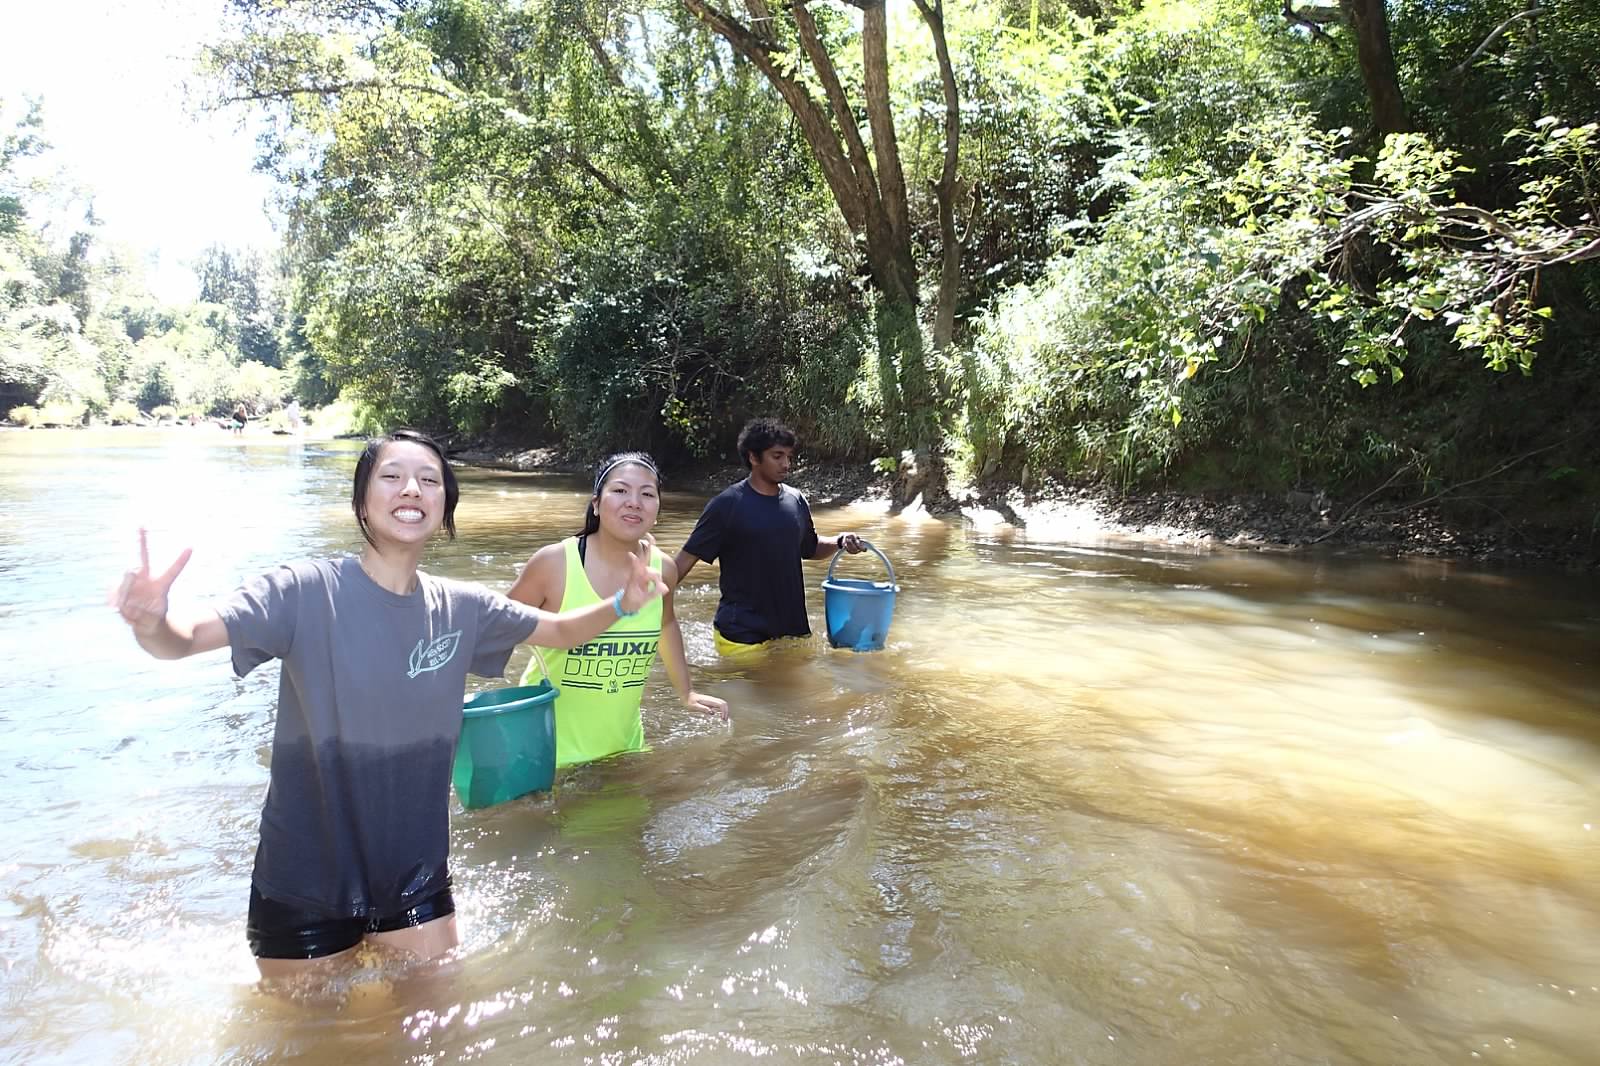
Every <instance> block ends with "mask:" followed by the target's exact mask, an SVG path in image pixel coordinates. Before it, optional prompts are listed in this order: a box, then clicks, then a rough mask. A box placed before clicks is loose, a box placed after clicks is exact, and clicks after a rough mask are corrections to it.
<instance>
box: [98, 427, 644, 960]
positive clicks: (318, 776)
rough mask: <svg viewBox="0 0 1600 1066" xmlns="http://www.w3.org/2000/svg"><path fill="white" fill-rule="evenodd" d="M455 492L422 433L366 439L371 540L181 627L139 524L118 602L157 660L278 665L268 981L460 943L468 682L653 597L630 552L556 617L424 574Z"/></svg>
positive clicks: (366, 533) (264, 888)
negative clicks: (614, 583)
mask: <svg viewBox="0 0 1600 1066" xmlns="http://www.w3.org/2000/svg"><path fill="white" fill-rule="evenodd" d="M459 497H460V489H459V487H458V486H457V484H456V478H455V474H454V472H453V471H452V470H451V469H450V465H449V463H448V462H446V461H445V457H444V452H443V451H442V450H441V449H440V448H439V446H438V444H436V443H435V442H434V441H432V440H431V439H429V438H428V437H426V436H424V435H423V434H421V433H417V432H414V431H412V430H396V431H395V432H393V433H390V434H388V435H386V436H384V437H381V438H379V439H376V440H373V441H371V442H369V443H368V445H367V448H366V450H365V451H364V452H362V454H361V458H360V459H359V460H358V461H357V463H356V471H355V483H354V486H353V489H352V493H351V501H350V502H351V507H352V509H353V510H354V511H355V516H356V524H357V525H358V526H360V528H361V534H362V536H363V537H364V538H365V540H366V542H367V543H366V547H365V549H363V551H362V553H361V555H360V556H359V557H355V558H343V559H334V560H318V561H310V562H297V563H291V564H288V565H285V566H281V567H279V568H277V569H276V570H273V571H271V572H269V573H266V574H262V575H261V576H259V577H256V578H253V579H251V580H249V581H247V582H245V583H244V585H242V586H241V587H240V588H239V589H237V590H236V591H235V592H234V593H233V594H232V595H231V596H229V597H227V598H226V599H224V600H223V601H222V602H221V603H220V604H219V605H218V606H216V607H215V608H211V609H201V610H194V611H189V612H184V613H182V614H178V615H176V616H175V615H174V614H173V613H170V612H169V611H168V603H167V601H168V592H169V590H170V589H171V587H172V584H173V582H174V581H175V580H176V579H177V577H178V574H179V573H181V572H182V570H183V568H184V566H185V564H187V563H188V561H189V554H190V553H189V551H188V550H187V549H186V550H185V551H183V552H182V553H181V554H180V555H179V556H178V558H177V560H176V561H175V562H174V563H173V564H172V565H171V566H169V567H167V569H166V570H165V571H164V572H162V573H160V574H152V573H151V570H150V552H149V547H148V545H147V542H146V538H145V533H144V531H143V530H140V532H139V556H140V560H139V567H138V568H137V569H135V570H130V571H128V573H127V575H126V576H125V577H124V578H123V581H122V585H121V587H120V588H119V589H118V590H117V592H116V593H115V595H114V597H113V602H114V604H115V606H116V608H117V609H118V611H119V612H121V614H122V616H123V618H125V619H126V620H127V621H128V624H129V625H130V626H131V627H132V629H133V632H134V637H135V639H137V640H138V642H139V644H140V646H141V647H143V648H144V649H145V650H146V651H148V652H149V653H150V654H151V655H154V656H155V657H157V658H160V659H179V658H183V657H184V656H187V655H197V654H200V653H201V652H206V651H213V650H217V649H220V648H223V647H228V648H230V649H231V650H232V655H233V668H234V671H235V673H237V674H238V675H240V676H241V677H242V676H243V675H244V674H246V673H248V672H249V671H250V670H252V669H254V668H255V667H257V666H259V665H261V664H262V663H264V662H266V661H267V660H269V659H278V660H280V662H281V666H280V674H279V681H278V714H277V721H276V725H275V732H274V736H273V743H272V769H271V778H270V782H269V784H268V788H267V798H266V803H265V805H264V806H263V809H262V812H261V841H260V844H259V845H258V846H257V849H256V862H255V871H254V873H253V875H252V877H251V884H250V912H249V922H248V925H247V933H248V936H249V940H250V947H251V950H252V952H254V954H255V956H256V962H257V965H258V967H259V968H260V970H261V974H262V976H263V977H279V976H293V975H295V974H299V973H303V972H305V971H306V970H307V969H308V968H311V967H314V966H325V965H327V964H328V963H329V960H339V959H343V958H345V957H346V956H348V955H349V953H350V952H352V951H354V949H355V948H356V947H357V946H358V945H359V944H360V943H361V942H362V941H363V940H368V939H370V940H372V941H375V942H377V943H381V944H384V945H386V946H388V947H391V948H398V949H401V950H404V951H407V952H410V953H412V954H415V955H418V956H421V957H423V958H432V957H434V956H436V955H439V954H442V953H443V952H445V951H448V950H450V949H451V948H453V947H454V946H455V945H456V944H457V942H458V934H457V930H456V922H455V904H454V901H453V900H452V899H451V896H450V874H449V868H448V866H447V862H446V860H447V857H448V851H449V786H450V767H451V762H452V759H453V756H454V752H455V743H456V737H457V734H458V732H459V730H460V726H461V705H462V699H463V697H464V695H465V692H466V677H467V674H468V673H469V672H471V673H475V674H480V675H483V676H486V677H499V676H501V675H502V674H503V673H504V671H505V667H506V663H507V661H508V660H509V658H510V656H511V651H512V649H513V648H514V647H515V646H516V645H517V644H519V643H531V644H540V645H544V646H546V647H553V648H567V647H571V646H573V645H575V644H581V643H583V642H585V641H587V640H590V639H592V638H594V637H595V636H598V635H599V634H600V633H601V632H602V631H604V630H605V629H606V628H607V627H608V626H609V625H610V624H611V623H612V622H614V621H615V620H616V619H617V618H618V617H619V616H623V615H627V614H632V613H633V612H635V611H637V610H638V609H639V608H640V607H641V606H642V605H643V604H645V603H646V602H648V601H649V600H650V599H652V598H653V597H655V596H657V595H660V591H661V590H660V587H659V583H658V581H657V579H656V577H655V575H654V574H653V573H652V572H651V571H650V570H649V568H648V567H647V566H646V564H645V559H646V558H648V554H649V552H648V546H645V547H646V550H645V551H643V552H642V553H641V555H640V556H638V557H636V558H635V559H634V563H633V569H632V572H631V574H630V575H629V578H628V582H627V584H626V585H625V586H624V587H623V588H621V589H620V590H618V592H617V594H616V595H615V596H613V597H611V598H610V599H608V600H606V601H604V602H601V603H598V604H593V605H591V606H589V607H585V608H581V609H578V610H573V611H566V612H563V613H561V614H551V613H549V612H546V611H541V610H538V609H536V608H532V607H528V606H525V605H523V604H520V603H516V602H514V601H512V600H508V599H506V598H505V597H504V596H501V595H499V594H497V593H494V592H491V591H489V590H488V589H487V588H484V587H483V586H482V585H475V584H471V583H468V582H462V581H454V580H450V579H448V578H437V577H432V576H430V575H428V574H424V573H422V572H421V571H420V570H418V569H417V564H418V562H419V560H420V559H421V556H422V551H423V548H424V547H425V546H426V544H427V542H428V540H429V539H430V538H431V537H432V536H433V535H434V534H435V533H436V532H438V530H439V529H440V527H441V526H442V527H443V528H444V529H445V531H446V532H447V533H448V534H449V535H450V536H451V537H452V538H453V537H454V536H455V508H456V502H457V500H458V499H459Z"/></svg>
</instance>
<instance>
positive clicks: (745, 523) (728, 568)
mask: <svg viewBox="0 0 1600 1066" xmlns="http://www.w3.org/2000/svg"><path fill="white" fill-rule="evenodd" d="M683 550H684V551H686V552H688V553H689V554H690V555H693V556H694V557H695V558H697V559H701V560H704V561H705V562H708V563H710V562H715V561H717V560H718V559H719V558H720V559H721V561H722V573H721V575H720V577H719V578H718V584H719V585H720V586H721V588H722V602H721V603H718V604H717V619H716V626H717V631H718V632H719V633H721V634H722V635H723V636H724V637H727V638H728V639H729V640H731V641H735V642H737V643H740V644H759V643H761V642H762V641H764V640H771V639H773V638H774V637H805V636H810V635H811V622H810V620H809V619H807V618H806V590H805V578H804V576H803V575H802V574H801V571H800V561H801V560H802V559H809V558H811V556H812V555H814V554H816V551H817V530H816V527H815V526H813V525H812V524H811V508H809V507H807V506H806V498H805V497H804V496H802V495H800V493H798V492H796V491H795V490H794V489H791V488H790V487H789V486H787V485H779V486H778V494H777V495H776V496H767V495H763V494H762V493H760V492H757V491H756V490H755V489H754V488H752V487H751V485H750V482H749V480H748V479H747V480H744V481H741V482H739V483H738V484H737V485H731V486H729V487H728V488H726V489H724V490H723V491H722V492H720V493H718V494H717V496H716V497H715V498H714V499H713V500H712V501H711V502H710V503H708V504H706V509H705V510H704V511H702V512H701V514H700V521H699V522H697V523H695V527H694V532H693V533H691V534H690V535H689V542H688V543H687V544H685V545H684V546H683Z"/></svg>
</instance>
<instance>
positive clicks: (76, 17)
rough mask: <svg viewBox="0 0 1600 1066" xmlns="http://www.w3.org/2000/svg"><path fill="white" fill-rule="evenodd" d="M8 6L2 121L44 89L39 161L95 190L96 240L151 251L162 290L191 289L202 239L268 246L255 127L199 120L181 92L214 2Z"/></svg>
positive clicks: (119, 0)
mask: <svg viewBox="0 0 1600 1066" xmlns="http://www.w3.org/2000/svg"><path fill="white" fill-rule="evenodd" d="M5 6H6V13H5V16H4V19H3V31H0V99H3V100H4V101H5V110H6V117H7V118H15V117H16V115H17V114H19V113H20V109H21V107H22V106H23V97H24V96H37V97H42V98H43V100H44V128H45V135H46V138H47V139H48V141H49V143H50V145H51V151H50V152H49V153H47V154H46V156H45V157H44V158H43V160H42V161H39V162H40V165H41V166H43V167H44V168H45V169H47V170H51V171H58V170H65V171H66V173H67V176H68V178H69V180H71V181H73V182H75V183H76V184H78V185H81V186H83V187H85V189H86V191H87V192H89V193H91V194H92V195H93V197H94V209H95V214H96V215H97V216H98V217H99V219H100V220H101V222H102V224H103V226H102V229H101V233H100V236H101V238H102V239H104V240H109V241H115V242H121V243H124V244H126V245H130V246H132V248H133V249H135V250H137V251H138V252H140V253H142V254H145V255H147V256H148V257H149V259H148V260H147V261H148V264H149V266H148V269H149V281H150V284H151V286H152V287H153V288H154V289H155V291H156V292H157V293H158V294H159V295H161V296H163V297H166V298H168V299H173V300H182V299H189V298H193V296H194V295H195V291H196V285H195V280H194V276H193V273H192V271H191V269H190V264H191V263H192V262H193V260H195V259H196V258H197V256H198V255H199V252H200V251H201V249H203V248H205V247H206V246H207V245H209V244H213V243H221V244H227V245H231V246H235V247H241V246H247V245H249V246H257V247H265V246H266V245H268V244H270V243H272V242H273V240H274V237H273V230H272V226H273V220H272V217H271V216H270V215H269V210H270V207H269V205H268V204H267V200H268V197H269V196H270V193H271V183H270V182H269V181H268V179H266V178H265V177H263V176H260V175H257V174H254V173H252V172H251V169H250V166H251V161H252V158H253V143H252V139H251V136H250V135H249V133H248V132H245V131H242V130H236V129H235V123H236V116H234V115H199V116H197V115H195V114H194V113H193V109H192V108H191V107H190V106H189V105H188V103H187V101H186V97H185V83H193V82H194V81H195V74H194V56H195V55H196V53H197V52H198V50H199V48H200V45H201V44H202V43H204V42H206V41H207V40H208V39H210V37H211V36H212V35H214V34H215V33H217V32H218V30H219V28H220V19H221V13H222V12H221V8H222V4H221V0H60V2H57V3H15V4H10V3H8V4H6V5H5Z"/></svg>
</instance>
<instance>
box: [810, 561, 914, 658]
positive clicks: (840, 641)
mask: <svg viewBox="0 0 1600 1066" xmlns="http://www.w3.org/2000/svg"><path fill="white" fill-rule="evenodd" d="M861 543H862V545H863V546H864V547H865V548H866V549H867V550H868V551H870V552H871V553H872V554H873V555H876V556H877V557H878V558H879V559H881V560H882V561H883V566H884V569H885V570H887V571H889V580H888V581H863V580H861V579H859V578H853V577H834V576H833V571H834V568H835V567H837V566H838V565H839V560H840V559H841V558H843V556H844V555H845V553H844V552H842V551H840V552H835V553H834V555H833V562H831V563H829V564H828V576H827V578H826V579H825V580H824V581H823V582H822V607H823V611H824V613H826V615H827V617H828V643H830V644H832V645H833V646H834V647H835V648H849V649H851V650H852V651H877V650H878V649H879V648H881V647H883V642H884V641H885V640H887V639H889V623H890V622H891V621H893V620H894V594H895V593H897V592H899V591H900V586H899V585H896V584H895V583H894V567H893V566H891V565H890V564H889V558H888V556H886V555H884V554H883V553H882V552H881V551H879V550H878V549H877V548H874V547H873V546H872V543H871V542H870V541H865V540H864V541H862V542H861Z"/></svg>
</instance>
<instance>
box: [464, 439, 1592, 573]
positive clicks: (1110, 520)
mask: <svg viewBox="0 0 1600 1066" xmlns="http://www.w3.org/2000/svg"><path fill="white" fill-rule="evenodd" d="M452 456H453V457H454V458H457V459H459V460H461V461H462V462H466V463H471V464H473V465H475V466H485V467H492V468H498V469H507V470H542V471H549V472H552V473H568V474H573V475H577V476H581V475H586V474H590V473H592V472H593V464H592V462H590V461H589V460H587V459H582V458H578V457H574V456H571V455H566V454H563V453H561V452H559V451H557V450H556V449H553V448H510V447H493V446H488V447H485V446H478V447H472V448H467V449H464V450H461V451H452ZM744 475H745V471H744V468H743V467H741V466H739V465H738V464H736V463H728V462H707V463H701V464H695V465H692V466H685V467H678V468H672V469H668V470H666V471H664V472H663V478H664V483H665V485H666V486H667V487H668V488H669V489H674V490H678V491H685V492H698V493H704V494H706V495H710V494H712V493H715V492H718V491H720V490H721V489H723V488H725V487H726V486H728V485H730V484H732V483H733V482H735V481H737V480H739V479H740V478H742V477H744ZM790 483H791V484H793V485H794V486H795V487H796V488H799V489H800V490H801V491H803V492H805V494H806V496H807V498H808V499H809V500H810V501H811V502H812V504H813V505H815V506H819V507H826V506H835V505H842V504H848V503H857V502H862V501H878V502H881V503H882V504H883V505H884V506H888V502H889V495H890V489H891V482H890V479H889V478H888V477H887V476H885V475H882V474H878V473H875V472H874V471H873V470H872V469H871V468H870V467H869V466H868V465H867V464H866V463H836V462H825V461H810V460H806V459H804V458H802V460H801V461H800V462H799V463H798V464H797V466H796V468H795V471H794V473H793V475H792V476H791V478H790ZM955 502H956V504H957V506H958V508H959V512H960V516H961V518H962V519H963V520H965V521H967V522H970V523H972V524H973V525H975V526H977V527H979V528H985V529H1004V530H1009V531H1013V532H1015V533H1018V534H1021V535H1022V536H1025V537H1027V538H1029V539H1034V540H1044V541H1063V542H1070V541H1074V540H1096V541H1103V540H1106V539H1120V540H1127V541H1129V542H1141V543H1150V544H1169V545H1174V546H1185V547H1215V548H1245V549H1254V550H1260V551H1283V552H1292V551H1302V550H1309V549H1312V548H1322V549H1328V548H1335V549H1347V550H1356V551H1362V552H1370V553H1372V554H1374V555H1384V556H1402V555H1421V556H1436V557H1451V558H1464V559H1477V560H1484V561H1491V560H1492V561H1500V562H1518V561H1528V562H1543V563H1554V564H1558V565H1562V566H1570V567H1574V568H1578V569H1595V568H1600V528H1596V529H1593V530H1590V531H1588V532H1587V533H1584V532H1582V531H1574V530H1571V529H1555V528H1548V527H1543V526H1539V525H1536V524H1533V523H1526V522H1522V523H1519V522H1516V521H1512V520H1500V521H1496V522H1493V523H1470V524H1469V523H1465V522H1462V521H1460V520H1456V519H1453V518H1451V517H1450V516H1449V515H1448V514H1447V513H1446V512H1445V511H1444V510H1443V509H1441V508H1440V507H1437V506H1422V507H1403V506H1400V505H1396V504H1394V503H1384V502H1373V501H1355V500H1337V499H1330V498H1328V497H1325V496H1323V495H1321V494H1309V493H1286V494H1283V495H1280V496H1268V495H1264V494H1259V493H1257V494H1246V493H1231V494H1228V493H1192V492H1177V491H1173V490H1168V489H1147V490H1141V491H1137V492H1124V491H1121V490H1119V489H1115V488H1110V487H1107V486H1103V485H1094V484H1053V485H1048V486H1045V487H1043V488H1041V489H1038V490H1035V491H1031V492H1024V491H1023V490H1021V489H1020V488H1016V487H991V488H987V489H982V490H980V489H976V488H972V487H966V488H960V489H958V490H957V491H956V493H955ZM913 506H914V507H915V506H916V505H913ZM952 516H953V515H952Z"/></svg>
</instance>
